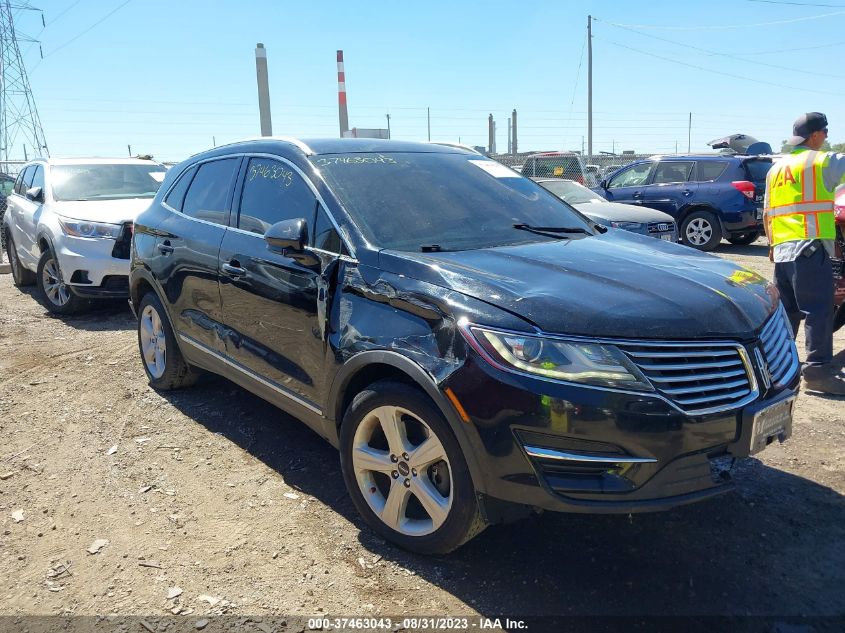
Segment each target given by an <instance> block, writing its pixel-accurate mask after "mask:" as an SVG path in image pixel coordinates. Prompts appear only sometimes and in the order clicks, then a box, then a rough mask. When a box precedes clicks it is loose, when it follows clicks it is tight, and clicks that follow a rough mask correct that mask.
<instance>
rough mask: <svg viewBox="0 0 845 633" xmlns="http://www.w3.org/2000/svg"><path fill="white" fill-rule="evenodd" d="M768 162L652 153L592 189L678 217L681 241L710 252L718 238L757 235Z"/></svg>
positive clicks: (740, 240)
mask: <svg viewBox="0 0 845 633" xmlns="http://www.w3.org/2000/svg"><path fill="white" fill-rule="evenodd" d="M771 166H772V157H771V156H756V155H751V156H746V155H731V154H687V155H672V156H652V157H651V158H648V159H646V160H641V161H637V162H635V163H632V164H630V165H627V166H626V167H624V168H622V169H619V170H618V171H616V172H614V173H613V174H611V175H610V176H608V177H607V178H606V179H605V180H602V181H601V183H600V184H599V186H598V187H595V188H594V189H593V191H595V192H596V193H598V194H600V195H602V196H604V197H605V198H607V199H608V200H611V201H613V202H623V203H625V204H636V205H642V206H644V207H650V208H652V209H657V210H658V211H663V212H664V213H668V214H669V215H671V216H672V217H673V218H675V220H676V221H677V222H678V226H679V227H680V231H679V232H680V235H681V242H682V243H684V244H686V245H687V246H692V247H693V248H697V249H699V250H702V251H712V250H713V249H714V248H716V247H717V246H718V245H719V242H721V241H722V238H725V239H727V240H728V241H729V242H730V243H731V244H751V242H753V241H754V240H756V239H757V238H758V237H759V236H760V233H761V231H762V229H763V220H762V218H763V194H764V193H765V190H766V174H767V173H768V171H769V169H770V168H771Z"/></svg>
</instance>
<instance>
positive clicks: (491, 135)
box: [487, 114, 496, 154]
mask: <svg viewBox="0 0 845 633" xmlns="http://www.w3.org/2000/svg"><path fill="white" fill-rule="evenodd" d="M493 125H494V123H493V115H492V114H491V115H490V116H488V117H487V151H488V152H490V153H491V154H492V153H493V148H494V147H495V145H496V141H495V132H494V131H493Z"/></svg>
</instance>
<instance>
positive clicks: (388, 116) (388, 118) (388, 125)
mask: <svg viewBox="0 0 845 633" xmlns="http://www.w3.org/2000/svg"><path fill="white" fill-rule="evenodd" d="M385 116H386V117H387V138H390V115H389V114H386V115H385Z"/></svg>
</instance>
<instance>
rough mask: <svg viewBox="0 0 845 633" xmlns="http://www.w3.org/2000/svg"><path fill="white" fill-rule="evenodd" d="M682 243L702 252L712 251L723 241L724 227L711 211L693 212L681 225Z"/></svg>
mask: <svg viewBox="0 0 845 633" xmlns="http://www.w3.org/2000/svg"><path fill="white" fill-rule="evenodd" d="M681 241H682V242H683V243H684V244H686V245H687V246H692V247H693V248H696V249H698V250H700V251H707V252H709V251H712V250H714V249H715V248H716V247H717V246H718V245H719V242H721V241H722V227H721V225H720V224H719V220H718V219H717V218H716V216H715V215H713V214H712V213H710V212H709V211H693V212H692V213H690V214H689V215H688V216H687V217H686V218H684V221H683V223H682V224H681Z"/></svg>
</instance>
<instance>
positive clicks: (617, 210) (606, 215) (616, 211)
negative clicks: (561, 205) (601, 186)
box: [573, 202, 675, 224]
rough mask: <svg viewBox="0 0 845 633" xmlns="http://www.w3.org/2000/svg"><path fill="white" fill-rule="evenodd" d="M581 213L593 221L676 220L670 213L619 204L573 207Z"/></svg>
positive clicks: (608, 203) (584, 203) (601, 203)
mask: <svg viewBox="0 0 845 633" xmlns="http://www.w3.org/2000/svg"><path fill="white" fill-rule="evenodd" d="M573 206H574V207H575V208H576V209H578V210H579V211H580V212H581V213H583V214H584V215H586V216H589V217H590V218H591V219H592V220H596V221H599V220H610V221H611V222H672V223H673V224H674V222H675V218H673V217H672V216H671V215H669V214H668V213H663V212H662V211H657V210H655V209H649V208H648V207H638V206H636V205H633V204H621V203H619V202H582V203H580V204H576V205H573Z"/></svg>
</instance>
